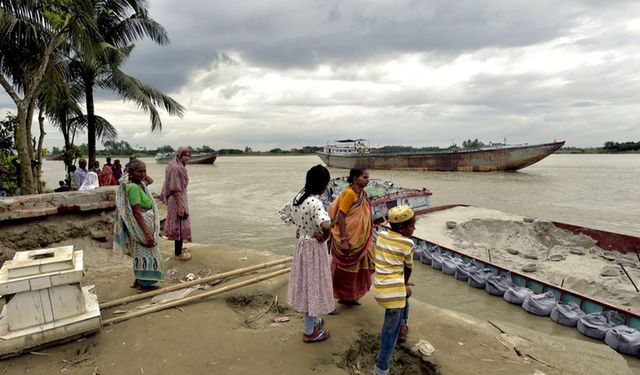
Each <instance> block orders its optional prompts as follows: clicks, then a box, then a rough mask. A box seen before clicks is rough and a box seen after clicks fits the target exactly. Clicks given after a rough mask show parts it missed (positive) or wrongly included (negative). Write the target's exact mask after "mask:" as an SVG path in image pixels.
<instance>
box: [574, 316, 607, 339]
mask: <svg viewBox="0 0 640 375" xmlns="http://www.w3.org/2000/svg"><path fill="white" fill-rule="evenodd" d="M613 314H614V312H613V311H602V312H597V313H591V314H587V315H585V316H583V317H581V318H580V319H578V324H577V326H576V327H577V328H578V331H579V332H580V333H582V334H583V335H585V336H588V337H591V338H593V339H598V340H604V338H605V336H606V335H607V332H608V331H609V330H610V329H611V328H613V327H615V326H616V324H615V323H614V322H613Z"/></svg>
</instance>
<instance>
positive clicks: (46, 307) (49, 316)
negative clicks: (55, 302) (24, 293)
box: [38, 289, 54, 322]
mask: <svg viewBox="0 0 640 375" xmlns="http://www.w3.org/2000/svg"><path fill="white" fill-rule="evenodd" d="M38 292H40V302H41V303H42V313H43V314H44V320H45V322H52V321H53V319H54V317H53V310H52V309H51V299H50V298H49V290H48V289H41V290H39V291H38Z"/></svg>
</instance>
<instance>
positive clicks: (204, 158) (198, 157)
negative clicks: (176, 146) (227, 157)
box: [156, 152, 218, 164]
mask: <svg viewBox="0 0 640 375" xmlns="http://www.w3.org/2000/svg"><path fill="white" fill-rule="evenodd" d="M174 156H175V155H174V154H172V153H165V154H157V155H156V163H158V164H169V162H170V161H171V160H172V159H173V157H174ZM217 158H218V153H217V152H211V153H207V154H192V155H191V158H190V159H189V162H188V163H187V164H213V163H214V162H215V161H216V159H217Z"/></svg>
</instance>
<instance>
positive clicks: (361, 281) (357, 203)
mask: <svg viewBox="0 0 640 375" xmlns="http://www.w3.org/2000/svg"><path fill="white" fill-rule="evenodd" d="M347 181H348V182H349V184H350V185H349V186H347V187H346V188H345V189H344V190H343V191H342V193H341V194H340V196H339V197H338V198H336V199H335V200H334V201H333V202H332V203H331V205H330V206H329V216H331V219H332V222H335V224H336V225H334V226H333V228H332V229H331V235H332V241H331V253H332V255H333V257H332V262H331V274H332V276H333V296H334V297H335V298H337V299H338V302H339V303H342V304H345V305H359V304H360V303H359V302H358V299H360V298H361V297H362V296H364V295H365V294H366V293H367V292H368V291H369V288H370V287H371V275H372V274H373V271H374V269H375V268H374V264H373V256H374V255H373V246H372V239H373V219H372V215H371V202H370V201H369V197H368V196H367V193H366V192H365V191H364V188H365V187H366V186H367V185H368V184H369V172H367V170H366V169H361V168H354V169H351V171H350V172H349V177H348V179H347Z"/></svg>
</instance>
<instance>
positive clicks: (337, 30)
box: [0, 0, 640, 149]
mask: <svg viewBox="0 0 640 375" xmlns="http://www.w3.org/2000/svg"><path fill="white" fill-rule="evenodd" d="M149 3H150V13H151V15H152V16H153V17H154V18H155V19H156V20H157V21H159V22H160V23H161V24H162V25H164V26H165V27H166V29H167V30H168V32H169V36H170V38H171V44H170V45H168V46H164V47H161V46H157V45H154V44H151V43H147V42H143V43H140V44H139V45H138V46H137V48H136V49H135V50H134V52H133V55H132V57H131V59H130V61H129V62H128V63H127V65H126V66H125V68H124V70H125V71H127V72H128V73H129V74H132V75H134V76H135V77H138V78H140V79H143V80H145V81H147V82H149V83H151V84H152V85H154V86H156V87H159V88H161V89H163V90H165V92H167V93H170V94H171V95H172V96H173V97H174V98H176V99H177V100H178V101H180V102H181V103H182V104H183V105H184V106H185V107H186V109H187V112H186V115H185V116H184V118H182V119H178V118H171V117H169V116H168V115H166V114H163V116H162V119H163V125H164V129H163V131H162V133H159V134H151V133H149V127H150V125H149V119H148V116H147V115H146V114H144V113H143V112H141V111H139V110H138V109H137V108H136V107H135V106H134V105H131V104H123V103H122V101H121V100H119V99H117V98H116V97H115V96H112V95H110V94H108V93H104V92H102V93H99V95H98V100H97V102H96V112H97V113H98V114H100V115H102V116H104V117H105V118H107V119H108V120H110V121H111V122H112V123H113V124H114V125H115V126H116V127H117V129H118V130H119V132H120V138H121V139H124V140H127V141H128V142H130V143H131V144H132V145H143V146H147V147H156V146H159V145H163V144H172V145H176V144H178V143H179V144H191V145H201V144H208V145H211V146H212V147H214V148H222V147H234V148H244V146H246V145H249V146H251V147H252V148H253V149H269V148H271V147H276V146H278V147H283V148H287V147H297V146H302V145H321V144H324V143H325V142H326V141H327V140H333V139H338V138H344V137H365V138H368V139H370V140H371V143H372V144H373V145H377V144H405V145H438V146H447V145H449V144H451V142H452V141H455V142H456V143H458V144H460V143H462V141H463V140H464V139H468V138H478V139H480V140H482V141H485V142H488V141H494V142H499V141H500V142H501V141H502V140H503V138H504V137H506V138H507V141H508V142H509V143H525V142H527V143H539V142H550V141H553V140H554V139H557V140H567V144H568V145H569V146H598V145H602V144H603V143H604V142H605V141H607V140H613V141H624V140H634V141H638V140H640V126H638V121H639V120H638V119H639V118H640V106H639V105H638V98H639V97H640V73H639V72H638V66H640V49H638V46H637V42H638V40H640V7H638V5H637V1H622V0H620V1H614V0H609V1H595V0H582V1H580V0H564V1H551V0H539V1H517V0H499V1H484V0H459V1H449V0H430V1H419V0H394V1H377V0H366V1H365V0H357V1H356V0H347V1H345V0H339V1H338V0H336V1H325V0H322V1H320V0H306V1H295V0H269V1H265V0H243V1H235V2H230V1H217V0H216V1H212V0H197V1H196V0H189V1H180V2H176V1H175V0H153V1H150V2H149ZM7 110H13V111H14V112H15V107H14V106H13V103H12V102H11V101H10V99H9V98H8V96H7V95H6V94H5V93H4V91H3V92H2V93H1V94H0V111H1V113H2V114H3V115H4V113H6V111H7ZM48 133H49V135H48V139H47V145H48V146H49V147H51V146H53V145H57V146H61V145H62V141H61V136H60V135H59V134H58V133H57V132H56V131H55V130H53V129H50V130H49V132H48ZM78 143H80V142H78Z"/></svg>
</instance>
